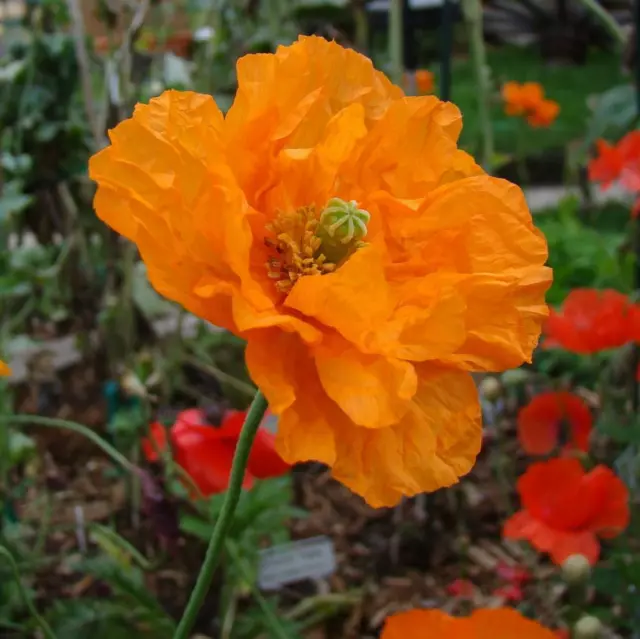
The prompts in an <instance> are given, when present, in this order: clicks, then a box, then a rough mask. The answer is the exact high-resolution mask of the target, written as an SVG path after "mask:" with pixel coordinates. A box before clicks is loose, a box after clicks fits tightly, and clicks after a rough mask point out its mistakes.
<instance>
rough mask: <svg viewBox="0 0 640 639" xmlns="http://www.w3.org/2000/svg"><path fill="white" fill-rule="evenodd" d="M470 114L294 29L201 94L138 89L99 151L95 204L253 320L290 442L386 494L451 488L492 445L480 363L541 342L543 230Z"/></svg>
mask: <svg viewBox="0 0 640 639" xmlns="http://www.w3.org/2000/svg"><path fill="white" fill-rule="evenodd" d="M460 129H461V115H460V112H459V111H458V109H457V108H456V107H455V106H454V105H452V104H449V103H443V102H441V101H439V100H438V99H437V98H435V97H432V96H425V97H409V98H407V97H405V96H404V94H403V92H402V91H401V90H400V89H399V88H397V87H395V86H393V85H392V84H391V83H390V82H389V81H388V80H387V78H386V77H385V76H384V75H383V74H382V73H379V72H378V71H376V70H375V69H374V68H373V66H372V64H371V62H370V61H369V60H368V59H367V58H365V57H363V56H361V55H360V54H358V53H356V52H355V51H352V50H348V49H344V48H342V47H340V46H339V45H337V44H336V43H333V42H331V43H330V42H327V41H325V40H323V39H322V38H318V37H301V38H300V40H299V41H298V42H296V43H295V44H293V45H292V46H290V47H280V48H278V50H277V52H276V53H275V54H267V55H248V56H245V57H244V58H242V59H240V60H239V62H238V92H237V95H236V98H235V101H234V104H233V106H232V107H231V109H230V110H229V112H228V114H227V115H226V117H223V115H222V114H221V112H220V110H219V109H218V107H217V106H216V104H215V102H214V101H213V99H212V98H211V97H210V96H206V95H199V94H196V93H191V92H176V91H168V92H166V93H164V94H163V95H162V96H160V97H159V98H156V99H154V100H152V101H151V103H150V104H149V105H138V106H137V107H136V110H135V113H134V115H133V117H132V118H131V119H130V120H126V121H125V122H122V123H121V124H120V125H118V126H117V127H116V128H115V129H114V130H113V131H111V132H110V138H111V146H110V147H108V148H107V149H105V150H103V151H101V152H100V153H99V154H97V155H96V156H95V157H94V158H92V160H91V163H90V173H91V177H92V178H93V179H94V180H95V181H96V182H97V183H98V190H97V194H96V199H95V208H96V212H97V214H98V216H99V217H100V218H101V219H103V220H104V221H105V222H107V223H108V224H109V225H110V226H112V227H113V228H114V229H115V230H117V231H118V232H120V233H121V234H123V235H124V236H126V237H127V238H129V239H131V240H132V241H134V242H135V243H136V244H137V245H138V247H139V249H140V252H141V254H142V258H143V259H144V261H145V262H146V265H147V271H148V274H149V278H150V280H151V282H152V284H153V285H154V286H155V288H156V289H157V290H158V291H159V292H160V293H161V294H163V295H165V296H166V297H168V298H170V299H172V300H175V301H176V302H178V303H180V304H182V305H183V306H184V307H185V308H187V309H188V310H189V311H191V312H193V313H194V314H196V315H198V316H200V317H202V318H204V319H206V320H208V321H210V322H212V323H213V324H215V325H217V326H220V327H223V328H225V329H227V330H229V331H232V332H233V333H235V334H237V335H240V336H241V337H243V338H244V339H246V340H247V350H246V360H247V366H248V369H249V372H250V374H251V377H252V378H253V380H254V381H255V383H256V384H257V386H258V387H259V388H260V389H261V391H262V392H263V393H264V394H265V396H266V398H267V400H268V401H269V405H270V409H271V410H272V412H273V413H275V414H276V415H278V416H279V418H280V419H279V430H278V435H277V442H276V445H277V449H278V451H279V453H280V454H281V455H282V457H283V458H284V459H285V460H286V461H287V462H290V463H294V462H298V461H305V460H316V461H320V462H324V463H326V464H328V465H330V466H331V467H332V468H333V474H334V476H335V477H336V478H337V479H338V480H340V481H342V482H343V483H345V484H346V485H347V486H349V487H350V488H351V489H352V490H354V491H355V492H357V493H359V494H360V495H362V496H363V497H364V498H365V499H366V500H367V502H369V504H371V505H373V506H390V505H393V504H396V503H397V502H398V501H399V500H400V499H401V497H402V496H403V495H415V494H417V493H420V492H424V491H432V490H436V489H438V488H441V487H443V486H449V485H451V484H453V483H455V482H456V481H458V478H459V477H460V476H461V475H464V474H465V473H467V472H468V471H469V470H470V469H471V467H472V466H473V463H474V461H475V458H476V455H477V454H478V451H479V448H480V443H481V424H480V407H479V403H478V398H477V392H476V387H475V384H474V382H473V379H472V377H471V375H470V371H487V370H491V371H499V370H504V369H506V368H511V367H514V366H517V365H519V364H520V363H521V362H523V361H529V360H530V358H531V353H532V350H533V348H534V347H535V345H536V343H537V341H538V337H539V332H540V327H541V325H542V323H543V321H544V320H545V318H546V315H547V308H546V305H545V303H544V294H545V291H546V289H547V288H548V286H549V284H550V280H551V273H550V270H549V269H547V268H546V267H545V266H544V263H545V261H546V258H547V246H546V242H545V239H544V237H543V235H542V234H541V233H540V232H539V231H537V230H536V229H535V228H534V226H533V224H532V220H531V215H530V213H529V210H528V208H527V206H526V202H525V200H524V197H523V195H522V192H521V191H520V189H518V188H517V187H515V186H513V185H511V184H509V183H508V182H505V181H503V180H499V179H495V178H492V177H490V176H488V175H486V174H485V173H484V172H483V170H482V169H481V168H480V167H479V166H478V165H476V164H475V162H474V161H473V160H472V158H471V157H470V156H469V155H467V154H466V153H464V152H463V151H461V150H459V149H458V148H457V146H456V141H457V138H458V135H459V133H460Z"/></svg>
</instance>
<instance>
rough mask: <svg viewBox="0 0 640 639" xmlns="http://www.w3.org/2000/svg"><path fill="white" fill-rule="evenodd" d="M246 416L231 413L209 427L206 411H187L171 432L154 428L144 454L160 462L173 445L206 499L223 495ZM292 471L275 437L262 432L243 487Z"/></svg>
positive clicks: (261, 430)
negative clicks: (163, 454)
mask: <svg viewBox="0 0 640 639" xmlns="http://www.w3.org/2000/svg"><path fill="white" fill-rule="evenodd" d="M245 416H246V413H245V412H244V411H228V412H227V413H226V414H225V415H224V417H223V419H222V422H221V423H220V424H219V425H212V424H209V423H207V419H206V417H205V414H204V412H203V411H202V410H200V409H197V408H192V409H188V410H184V411H182V412H181V413H180V414H179V415H178V417H177V419H176V421H175V423H174V424H173V426H171V427H170V428H168V429H167V428H165V427H164V426H162V424H160V423H158V422H154V423H153V424H151V426H150V428H149V437H148V438H146V439H143V440H142V451H143V453H144V456H145V457H146V459H147V460H148V461H150V462H156V461H158V460H159V459H160V455H161V454H162V453H164V452H165V451H166V450H167V447H168V446H169V443H170V444H171V450H172V453H173V456H174V459H175V461H176V463H177V464H179V465H180V466H181V467H182V468H183V469H184V470H185V471H186V472H187V473H188V474H189V476H190V477H191V479H192V480H193V482H194V483H195V484H196V485H197V486H198V489H199V490H200V492H201V493H202V495H203V496H205V497H208V496H210V495H215V494H217V493H221V492H223V491H225V490H226V489H227V486H228V484H229V474H230V473H231V463H232V461H233V455H234V453H235V449H236V445H237V443H238V437H239V436H240V430H241V429H242V424H243V423H244V419H245ZM288 471H289V465H288V464H286V463H285V462H284V461H282V459H281V458H280V457H279V455H278V454H277V453H276V451H275V448H274V437H273V435H272V434H271V433H269V432H267V431H266V430H264V429H263V428H260V429H259V430H258V432H257V434H256V439H255V442H254V445H253V447H252V449H251V453H250V455H249V462H248V464H247V471H246V473H245V476H244V481H243V484H242V485H243V487H244V488H250V487H251V485H252V483H253V480H254V479H269V478H270V477H279V476H280V475H284V474H285V473H287V472H288Z"/></svg>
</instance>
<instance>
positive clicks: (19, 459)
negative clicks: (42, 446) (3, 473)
mask: <svg viewBox="0 0 640 639" xmlns="http://www.w3.org/2000/svg"><path fill="white" fill-rule="evenodd" d="M35 453H36V443H35V442H34V441H33V439H31V437H28V436H27V435H25V434H24V433H22V432H21V431H19V430H10V431H9V455H10V459H11V464H12V465H14V464H22V463H24V462H26V461H27V460H28V459H30V458H31V457H33V456H34V455H35Z"/></svg>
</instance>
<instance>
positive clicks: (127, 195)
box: [89, 91, 270, 329]
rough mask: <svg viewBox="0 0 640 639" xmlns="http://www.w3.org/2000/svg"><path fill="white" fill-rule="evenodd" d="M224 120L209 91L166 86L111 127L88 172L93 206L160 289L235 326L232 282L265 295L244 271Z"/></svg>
mask: <svg viewBox="0 0 640 639" xmlns="http://www.w3.org/2000/svg"><path fill="white" fill-rule="evenodd" d="M221 127H222V115H221V113H220V110H219V109H218V107H217V106H216V104H215V102H214V101H213V99H212V98H211V97H210V96H203V95H199V94H196V93H191V92H177V91H167V92H166V93H164V94H163V95H161V96H160V97H159V98H154V99H153V100H152V101H151V103H150V104H149V105H138V106H137V107H136V110H135V112H134V115H133V117H132V118H131V119H129V120H126V121H124V122H122V123H120V124H119V125H118V127H117V128H116V129H114V130H113V131H111V132H110V137H111V146H109V147H108V148H106V149H104V150H103V151H101V152H100V153H98V154H97V155H95V156H94V157H93V158H91V161H90V165H89V172H90V176H91V178H92V179H93V180H95V181H96V182H97V183H98V191H97V193H96V198H95V209H96V212H97V214H98V216H99V217H100V218H101V219H103V220H104V221H105V222H107V223H108V224H109V225H110V226H111V227H113V228H114V229H115V230H117V231H118V232H119V233H121V234H122V235H124V236H125V237H127V238H128V239H130V240H132V241H133V242H135V243H136V244H137V245H138V248H139V249H140V252H141V254H142V257H143V259H144V261H145V263H146V264H147V268H148V273H149V278H150V280H151V282H152V284H153V285H154V286H155V287H156V289H157V290H158V291H159V292H160V293H161V294H163V295H165V296H166V297H169V298H170V299H173V300H175V301H177V302H179V303H181V304H182V305H183V306H185V307H186V308H188V309H189V310H190V311H192V312H193V313H195V314H197V315H199V316H201V317H204V318H206V319H208V320H210V321H212V322H214V323H216V324H218V325H219V326H224V327H226V328H230V329H233V328H234V325H233V322H232V320H231V317H230V307H229V300H228V299H227V300H225V299H224V298H225V297H228V296H230V295H231V294H232V290H233V289H234V288H235V289H238V288H239V289H242V291H243V293H244V294H245V295H246V296H247V297H249V298H250V299H252V301H253V303H254V304H256V305H257V306H261V305H262V306H264V305H269V304H270V301H269V299H268V298H267V297H266V296H265V295H264V293H262V291H261V289H260V286H259V285H258V284H257V283H256V282H255V281H254V280H253V279H252V278H251V277H250V275H249V271H248V265H249V250H250V244H251V235H250V228H249V225H248V223H247V220H246V219H245V217H244V216H243V214H242V211H243V210H246V203H245V202H244V196H243V194H242V193H241V192H240V191H239V189H238V188H237V187H236V186H235V183H234V180H233V176H232V175H231V173H230V171H229V169H228V167H226V165H225V164H224V155H223V151H222V143H221ZM220 210H230V211H233V214H231V215H226V216H219V215H216V211H220Z"/></svg>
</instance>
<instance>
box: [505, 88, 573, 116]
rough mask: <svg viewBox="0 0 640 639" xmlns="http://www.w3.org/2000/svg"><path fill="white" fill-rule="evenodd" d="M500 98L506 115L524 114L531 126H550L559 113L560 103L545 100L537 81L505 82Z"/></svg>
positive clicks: (542, 90)
mask: <svg viewBox="0 0 640 639" xmlns="http://www.w3.org/2000/svg"><path fill="white" fill-rule="evenodd" d="M502 99H503V100H504V110H505V113H506V114H507V115H516V116H517V115H522V116H525V117H526V118H527V122H528V123H529V124H530V125H531V126H533V127H545V126H550V125H551V124H553V122H554V121H555V119H556V118H557V117H558V113H560V105H559V104H558V103H557V102H554V101H553V100H546V99H545V97H544V89H543V88H542V86H541V85H540V84H538V83H537V82H525V83H524V84H519V83H518V82H507V83H506V84H504V85H503V87H502Z"/></svg>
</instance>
